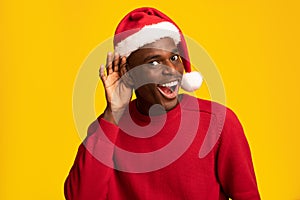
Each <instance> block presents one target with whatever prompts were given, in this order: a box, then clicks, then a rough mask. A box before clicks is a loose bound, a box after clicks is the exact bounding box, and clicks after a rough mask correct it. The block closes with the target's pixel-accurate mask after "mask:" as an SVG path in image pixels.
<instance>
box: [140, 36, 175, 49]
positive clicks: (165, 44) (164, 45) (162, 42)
mask: <svg viewBox="0 0 300 200" xmlns="http://www.w3.org/2000/svg"><path fill="white" fill-rule="evenodd" d="M140 49H156V50H164V51H170V52H172V51H173V50H174V49H177V46H176V45H175V42H174V40H173V39H171V38H168V37H167V38H162V39H159V40H157V41H155V42H152V43H150V44H146V45H144V46H143V47H141V48H140Z"/></svg>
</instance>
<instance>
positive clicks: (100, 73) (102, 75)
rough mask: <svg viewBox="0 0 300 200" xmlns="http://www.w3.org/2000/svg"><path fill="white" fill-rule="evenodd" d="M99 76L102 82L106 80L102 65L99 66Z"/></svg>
mask: <svg viewBox="0 0 300 200" xmlns="http://www.w3.org/2000/svg"><path fill="white" fill-rule="evenodd" d="M99 76H100V78H101V80H102V82H104V81H105V80H106V76H105V73H104V65H101V66H100V70H99Z"/></svg>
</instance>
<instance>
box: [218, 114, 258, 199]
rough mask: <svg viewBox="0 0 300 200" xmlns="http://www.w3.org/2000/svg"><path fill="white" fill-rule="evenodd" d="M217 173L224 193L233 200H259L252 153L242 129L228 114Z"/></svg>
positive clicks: (231, 115)
mask: <svg viewBox="0 0 300 200" xmlns="http://www.w3.org/2000/svg"><path fill="white" fill-rule="evenodd" d="M219 142H220V143H219V150H218V157H217V173H218V178H219V181H220V183H221V187H222V190H223V192H224V193H225V194H226V195H227V196H228V197H230V198H231V199H233V200H259V199H260V196H259V192H258V188H257V183H256V178H255V173H254V168H253V163H252V158H251V152H250V148H249V145H248V142H247V139H246V137H245V134H244V131H243V128H242V126H241V124H240V122H239V120H238V118H237V117H236V115H235V114H234V113H233V112H232V111H231V110H230V109H227V110H226V119H225V123H224V127H223V130H222V133H221V137H220V141H219Z"/></svg>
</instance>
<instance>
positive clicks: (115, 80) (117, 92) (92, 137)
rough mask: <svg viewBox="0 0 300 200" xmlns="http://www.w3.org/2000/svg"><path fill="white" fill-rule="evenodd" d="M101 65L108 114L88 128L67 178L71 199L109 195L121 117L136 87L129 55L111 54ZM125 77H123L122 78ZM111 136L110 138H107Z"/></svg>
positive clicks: (96, 199) (93, 199)
mask: <svg viewBox="0 0 300 200" xmlns="http://www.w3.org/2000/svg"><path fill="white" fill-rule="evenodd" d="M106 69H107V70H106V73H105V72H104V66H103V65H101V67H100V77H101V80H102V83H103V86H104V89H105V97H106V102H107V106H106V109H105V111H104V113H103V114H102V115H101V116H100V117H99V119H98V120H96V121H95V122H94V123H92V125H91V126H90V127H89V129H88V136H87V138H86V139H85V141H84V142H83V143H82V144H81V145H80V147H79V149H78V153H77V156H76V159H75V162H74V164H73V166H72V168H71V170H70V173H69V175H68V177H67V179H66V181H65V197H66V199H67V200H103V199H106V197H107V192H108V187H109V180H110V177H111V176H112V174H113V166H114V165H113V152H114V145H113V144H114V142H115V140H116V138H117V134H118V131H119V128H118V126H117V124H118V122H119V119H120V117H121V116H122V115H123V112H124V110H125V108H126V106H127V105H128V103H129V101H130V99H131V95H132V87H131V86H130V83H129V77H128V76H127V75H126V72H127V71H126V58H125V57H123V58H120V56H119V55H118V54H117V53H116V54H114V57H113V55H112V53H108V56H107V63H106ZM123 75H125V76H124V78H122V79H121V77H122V76H123ZM106 135H107V136H108V137H109V139H110V141H109V140H108V139H107V137H106Z"/></svg>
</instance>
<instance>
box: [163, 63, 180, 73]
mask: <svg viewBox="0 0 300 200" xmlns="http://www.w3.org/2000/svg"><path fill="white" fill-rule="evenodd" d="M163 64H164V65H163V70H162V73H163V74H174V73H176V72H177V67H176V65H174V63H172V62H171V61H170V60H167V61H165V62H164V63H163Z"/></svg>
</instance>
